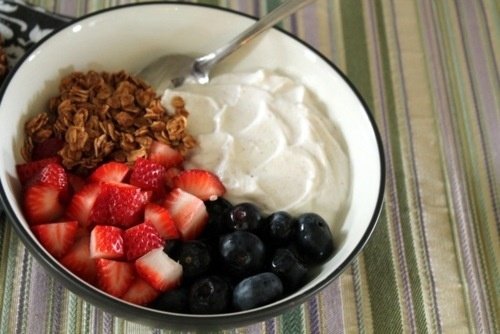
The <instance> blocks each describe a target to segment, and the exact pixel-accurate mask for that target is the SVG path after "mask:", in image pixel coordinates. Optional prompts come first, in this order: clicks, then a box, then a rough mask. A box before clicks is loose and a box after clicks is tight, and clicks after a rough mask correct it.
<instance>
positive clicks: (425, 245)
mask: <svg viewBox="0 0 500 334" xmlns="http://www.w3.org/2000/svg"><path fill="white" fill-rule="evenodd" d="M390 10H391V13H392V17H393V18H396V17H397V16H396V11H395V9H394V0H392V1H391V5H390ZM392 22H393V30H394V32H395V35H396V39H395V43H396V49H397V51H398V52H397V60H398V61H397V66H398V70H399V71H398V73H401V91H402V93H403V103H404V113H405V114H406V117H405V123H406V127H407V129H408V133H409V148H410V155H411V156H412V157H415V156H416V155H415V143H414V141H413V137H414V131H413V128H412V124H411V122H410V119H411V117H410V112H409V107H408V94H407V88H406V81H405V78H404V76H403V74H404V71H403V66H402V62H403V61H402V59H401V54H402V51H401V46H400V44H399V34H398V30H397V27H396V24H395V20H392ZM410 162H411V167H412V172H413V175H414V180H420V179H421V178H420V175H419V170H418V168H417V165H416V159H410ZM414 185H415V200H416V202H417V206H418V211H417V214H418V215H417V216H418V220H419V225H420V227H421V233H422V243H423V247H422V251H423V253H424V256H425V260H426V263H427V264H428V272H429V275H428V278H429V284H430V286H431V298H432V303H433V306H434V307H432V308H431V309H432V310H434V311H435V312H434V315H435V321H436V325H437V332H438V333H440V332H441V331H442V323H441V314H440V309H439V304H438V303H437V297H436V295H437V293H436V282H435V280H434V269H433V266H432V261H431V258H430V255H429V242H428V231H427V224H426V222H425V217H424V215H423V214H422V213H423V212H424V209H423V204H422V198H423V196H422V191H421V189H420V184H419V182H418V181H415V182H414Z"/></svg>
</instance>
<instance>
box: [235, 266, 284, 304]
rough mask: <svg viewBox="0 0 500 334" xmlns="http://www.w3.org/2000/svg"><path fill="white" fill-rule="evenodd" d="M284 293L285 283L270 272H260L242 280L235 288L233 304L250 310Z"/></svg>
mask: <svg viewBox="0 0 500 334" xmlns="http://www.w3.org/2000/svg"><path fill="white" fill-rule="evenodd" d="M282 294H283V284H282V283H281V280H280V279H279V277H278V276H276V275H275V274H273V273H270V272H264V273H260V274H257V275H254V276H250V277H248V278H245V279H244V280H242V281H241V282H240V283H238V285H236V287H235V288H234V290H233V306H234V308H235V309H237V310H248V309H251V308H254V307H258V306H262V305H265V304H268V303H271V302H273V301H275V300H277V299H278V298H280V297H281V295H282Z"/></svg>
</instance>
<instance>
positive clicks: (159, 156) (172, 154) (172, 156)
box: [148, 141, 184, 168]
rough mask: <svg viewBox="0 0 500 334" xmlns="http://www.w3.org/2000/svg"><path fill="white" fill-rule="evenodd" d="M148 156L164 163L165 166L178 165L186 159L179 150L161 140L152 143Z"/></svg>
mask: <svg viewBox="0 0 500 334" xmlns="http://www.w3.org/2000/svg"><path fill="white" fill-rule="evenodd" d="M148 158H149V159H150V160H153V161H155V162H157V163H159V164H161V165H163V166H164V167H165V168H170V167H174V166H178V165H180V164H181V163H182V161H183V160H184V157H183V156H182V154H180V153H179V151H177V150H175V149H173V148H172V147H170V146H169V145H167V144H164V143H162V142H159V141H154V142H153V143H152V144H151V147H150V148H149V155H148Z"/></svg>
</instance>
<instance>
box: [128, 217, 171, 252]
mask: <svg viewBox="0 0 500 334" xmlns="http://www.w3.org/2000/svg"><path fill="white" fill-rule="evenodd" d="M123 240H124V244H125V255H126V257H127V260H128V261H133V260H135V259H137V258H138V257H141V256H142V255H144V254H146V253H147V252H149V251H150V250H152V249H155V248H158V247H163V245H164V244H165V241H164V240H163V239H162V238H161V236H160V234H159V233H158V231H157V230H156V228H154V226H153V225H151V224H150V223H149V222H144V223H141V224H138V225H135V226H133V227H130V228H128V229H127V230H125V232H124V233H123Z"/></svg>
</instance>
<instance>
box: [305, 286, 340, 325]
mask: <svg viewBox="0 0 500 334" xmlns="http://www.w3.org/2000/svg"><path fill="white" fill-rule="evenodd" d="M340 283H341V282H340V278H337V279H336V280H335V281H333V282H332V283H331V284H330V285H328V286H327V287H326V288H325V289H323V291H322V292H321V293H320V295H319V296H317V298H315V299H314V301H315V305H314V307H316V308H317V303H318V301H319V302H320V303H321V308H320V310H319V311H318V310H317V309H316V310H315V312H317V315H316V317H319V318H320V320H321V326H319V327H318V326H316V325H315V324H314V323H312V324H311V325H312V328H318V330H319V332H317V333H323V332H322V329H325V331H324V333H332V334H344V333H345V328H344V307H343V306H344V305H343V304H342V290H341V284H340Z"/></svg>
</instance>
